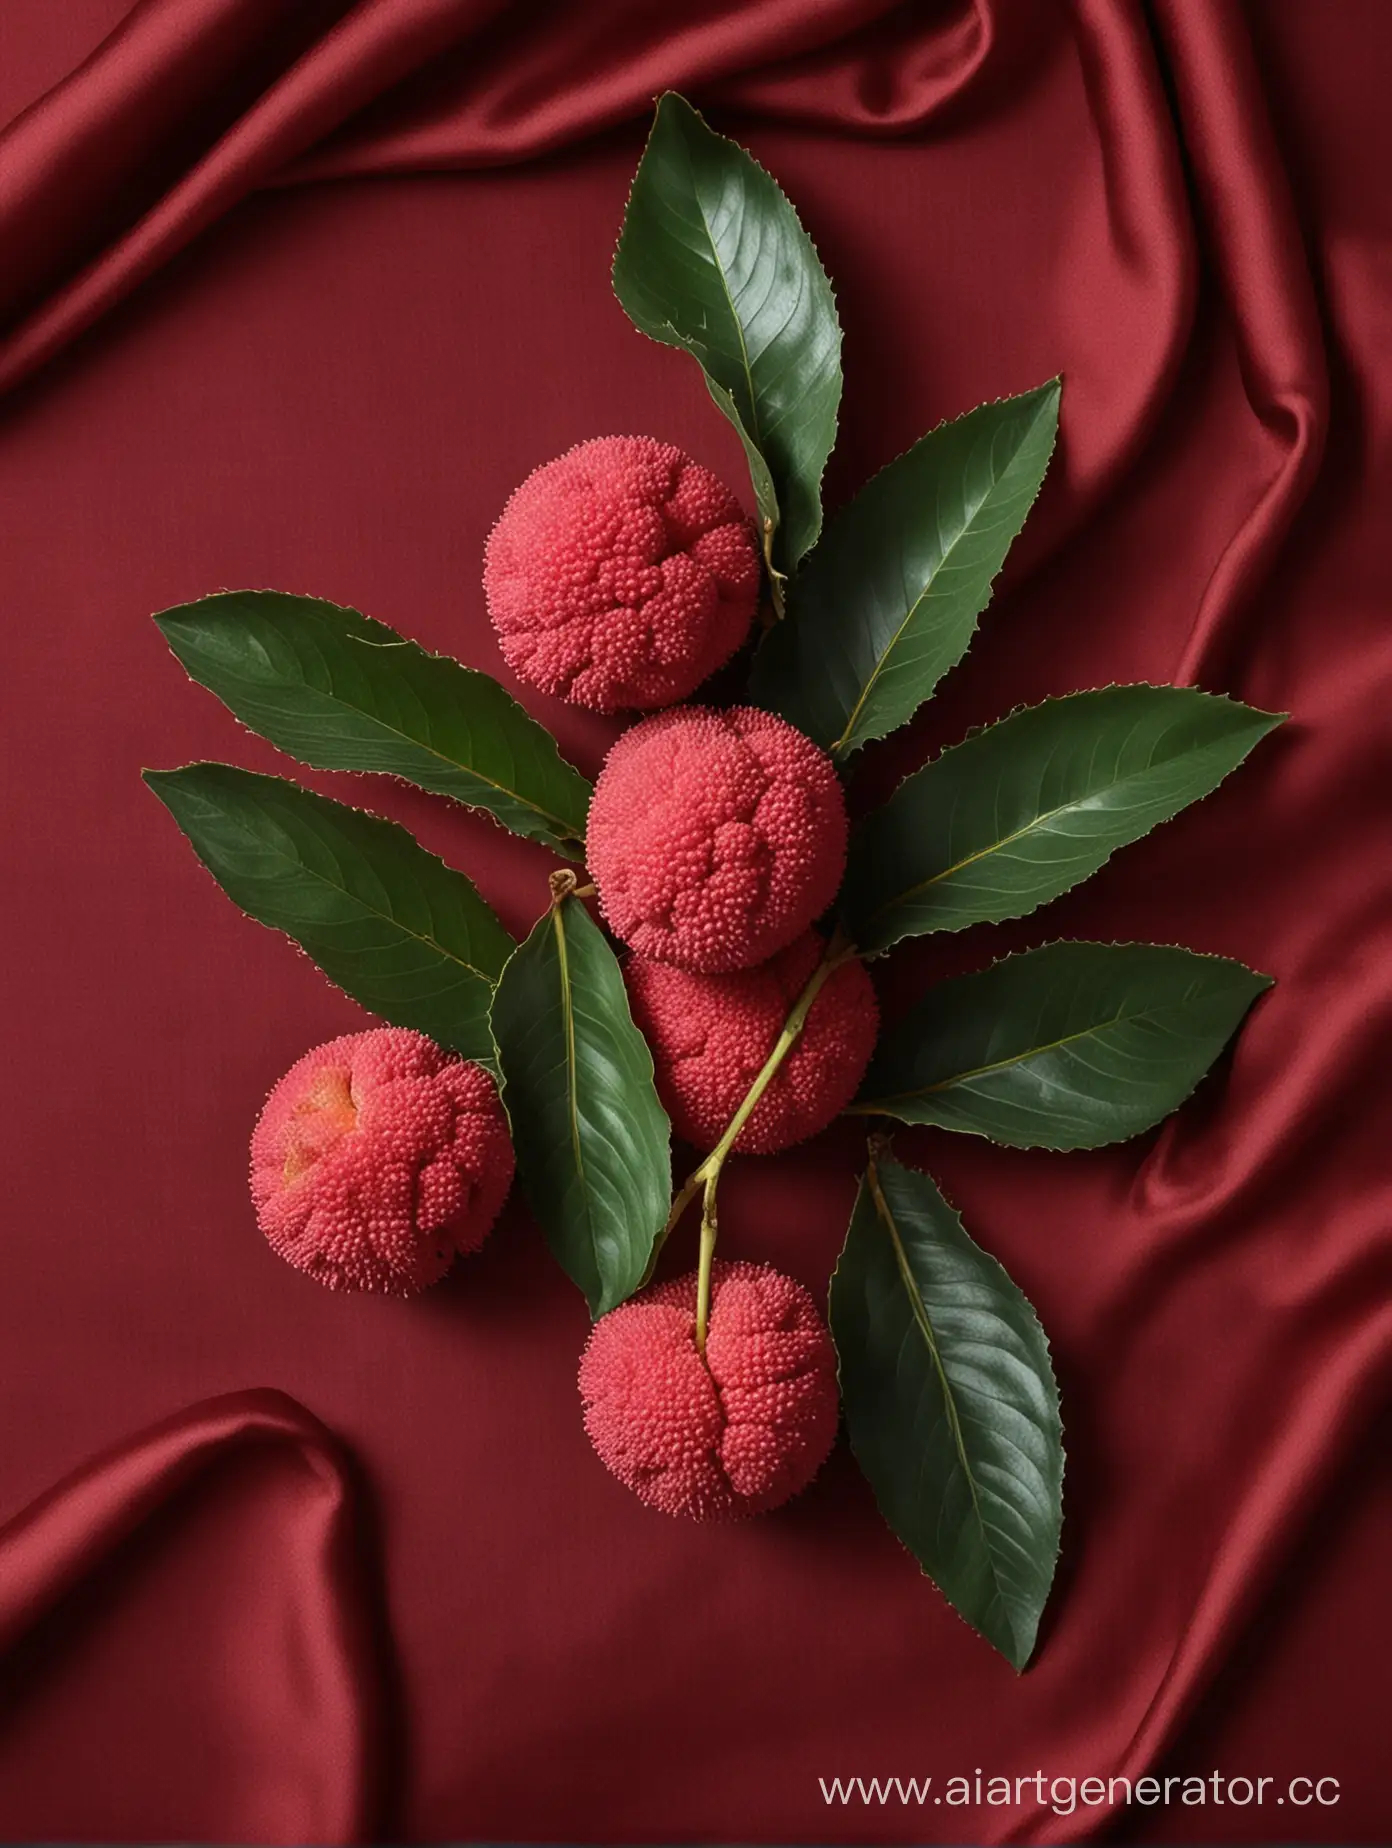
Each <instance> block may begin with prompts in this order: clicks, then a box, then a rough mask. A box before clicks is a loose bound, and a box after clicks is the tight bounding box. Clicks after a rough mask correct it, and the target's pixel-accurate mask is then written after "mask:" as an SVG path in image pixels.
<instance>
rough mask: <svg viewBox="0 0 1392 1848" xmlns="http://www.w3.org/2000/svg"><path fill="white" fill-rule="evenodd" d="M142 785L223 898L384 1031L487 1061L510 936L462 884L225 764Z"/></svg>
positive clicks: (296, 793)
mask: <svg viewBox="0 0 1392 1848" xmlns="http://www.w3.org/2000/svg"><path fill="white" fill-rule="evenodd" d="M145 781H146V782H147V783H148V784H149V785H150V788H151V789H152V790H153V791H154V792H155V794H156V795H157V796H158V797H159V799H160V801H161V802H162V803H163V804H164V806H165V807H166V808H167V809H168V810H169V812H170V814H171V815H172V816H173V817H174V819H175V821H177V822H178V824H179V826H180V827H181V828H182V829H183V831H184V833H185V834H186V835H187V836H188V839H189V841H190V843H191V845H192V847H193V850H194V852H195V853H196V854H197V855H198V857H199V859H200V860H201V861H202V862H203V864H204V866H206V867H207V869H208V871H209V872H210V873H211V874H212V875H213V878H214V879H216V880H217V882H218V884H219V885H220V886H221V887H222V889H223V891H224V892H226V894H227V896H228V897H229V898H230V899H231V900H232V902H233V903H234V904H236V905H240V906H241V908H242V910H243V911H245V912H247V913H248V915H249V916H251V917H253V918H255V919H256V920H257V922H258V923H261V924H266V925H269V926H270V927H271V929H273V930H282V931H284V932H285V934H286V936H287V937H293V938H294V940H295V942H296V943H298V944H299V945H300V947H301V948H302V949H303V950H304V951H305V952H306V953H307V954H308V955H309V956H310V957H311V958H312V959H313V960H314V961H315V962H316V963H318V965H319V967H320V968H321V969H322V970H323V971H324V974H325V975H327V976H328V978H329V980H330V981H331V982H336V983H337V984H338V986H339V987H340V988H341V989H343V990H344V991H345V993H347V994H350V995H351V996H352V997H353V999H354V1000H355V1001H360V1002H361V1003H362V1005H363V1006H364V1007H366V1008H370V1009H371V1010H372V1012H373V1013H374V1014H380V1015H381V1016H382V1017H383V1019H384V1020H389V1021H391V1023H392V1024H393V1025H394V1026H398V1027H414V1028H415V1029H416V1031H417V1032H420V1033H425V1034H428V1035H429V1036H430V1038H431V1039H433V1040H437V1041H438V1042H439V1043H440V1045H442V1046H448V1047H450V1048H451V1049H452V1050H453V1051H455V1052H459V1053H462V1054H463V1056H464V1057H465V1058H466V1059H475V1060H477V1061H478V1062H479V1064H481V1065H488V1066H490V1067H491V1066H492V1065H493V1063H494V1053H493V1040H492V1036H491V1034H490V1033H489V1030H488V1008H489V1003H490V1001H491V999H492V993H493V983H494V982H495V981H496V980H497V978H498V976H499V974H500V973H501V972H502V968H503V965H504V963H505V962H506V961H507V958H508V955H509V954H510V952H511V950H512V948H513V943H512V939H511V937H509V936H508V934H507V932H506V931H505V930H504V929H503V927H502V925H501V924H500V923H499V922H498V920H497V918H496V917H494V915H493V913H492V912H491V911H490V910H489V908H488V906H487V905H486V904H485V903H484V901H483V900H482V899H481V898H480V897H479V895H478V893H477V892H476V891H475V889H474V887H473V886H472V885H471V884H470V882H469V881H468V880H467V879H466V878H465V877H464V875H463V873H457V872H455V871H454V869H453V868H452V867H448V866H446V865H445V863H444V861H443V860H437V859H436V858H435V856H434V855H433V854H429V853H427V852H426V851H425V849H424V848H423V847H421V846H419V845H418V844H417V842H416V841H415V840H414V839H413V838H412V836H411V835H409V834H408V833H407V832H406V830H405V828H399V827H397V825H396V823H395V822H391V821H383V820H382V819H381V818H380V817H378V816H376V815H366V814H364V813H363V812H362V810H361V809H354V808H347V807H345V805H344V804H343V803H341V802H330V801H329V800H328V799H327V798H326V797H324V796H316V795H312V794H311V793H310V791H309V790H307V789H300V788H298V787H297V786H296V785H295V784H294V783H287V782H285V781H284V780H283V779H282V778H281V777H278V776H257V775H255V774H253V773H252V772H251V771H250V770H238V769H235V768H234V767H233V766H232V765H231V764H189V765H187V766H186V767H185V768H184V769H182V770H147V771H146V772H145Z"/></svg>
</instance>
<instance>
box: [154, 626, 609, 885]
mask: <svg viewBox="0 0 1392 1848" xmlns="http://www.w3.org/2000/svg"><path fill="white" fill-rule="evenodd" d="M155 621H156V622H157V623H158V624H159V626H160V630H161V632H162V633H163V635H164V638H165V640H166V641H167V642H168V643H169V646H170V647H171V648H172V649H173V650H174V653H175V654H176V655H177V656H178V657H179V660H180V661H181V662H182V663H183V665H184V667H185V668H186V669H187V670H188V672H189V674H190V675H191V676H192V677H193V679H195V680H196V681H198V683H199V684H200V685H201V686H205V687H207V688H208V689H209V690H210V691H211V692H213V693H216V694H217V696H218V698H219V699H220V700H222V702H223V703H224V705H226V706H229V707H230V708H231V710H232V711H233V712H234V713H235V714H236V716H237V717H238V718H239V719H240V720H241V721H242V723H243V725H247V726H250V728H251V729H252V731H255V732H259V733H260V734H261V736H262V737H263V738H269V739H270V741H271V743H272V744H274V745H277V746H279V748H280V749H281V750H282V751H286V752H288V753H289V755H290V756H291V757H298V758H299V760H300V762H301V763H306V764H312V765H314V767H315V768H316V769H318V770H376V771H381V772H383V773H385V774H386V775H388V776H398V777H402V778H404V779H405V780H406V781H407V782H408V783H415V784H417V785H418V786H419V787H420V788H422V789H429V790H432V791H434V792H435V793H436V794H437V795H442V796H452V797H453V798H454V800H455V801H457V802H465V803H468V804H469V806H470V807H472V808H482V809H487V810H488V811H489V812H490V813H491V814H493V815H496V816H497V818H498V820H499V821H500V822H502V824H503V825H504V827H507V828H510V829H511V830H512V832H513V833H514V834H521V835H524V836H525V837H526V838H528V839H529V840H536V841H544V842H545V843H546V845H547V846H549V847H552V848H554V849H555V850H556V851H557V852H558V853H562V854H565V855H567V856H568V857H569V858H570V859H573V860H579V859H583V858H584V846H583V842H584V838H585V815H586V811H587V809H588V806H589V799H590V786H589V784H588V783H587V782H586V781H585V779H584V777H582V776H581V774H580V772H579V771H578V770H573V769H572V768H571V767H570V765H569V764H568V763H565V762H564V761H563V760H562V758H561V757H560V756H559V754H558V753H557V750H556V742H555V740H554V739H553V738H552V736H551V734H550V733H549V732H548V731H547V730H546V729H545V727H544V726H541V725H538V724H537V722H536V720H535V719H533V718H530V717H529V716H528V714H527V713H526V712H524V711H523V709H522V707H521V706H519V705H518V703H517V701H516V700H515V699H513V698H512V696H511V695H510V694H509V693H506V692H505V691H504V690H503V688H502V687H500V686H499V685H498V683H497V681H496V680H492V679H490V678H489V676H488V675H487V674H481V673H478V672H476V671H475V670H474V669H473V668H468V667H464V666H462V665H461V664H460V663H459V662H458V661H454V660H451V659H450V658H449V656H447V655H434V654H427V653H426V651H425V650H424V649H423V648H419V647H417V645H416V644H415V643H414V642H409V641H406V640H405V639H404V638H403V637H402V636H400V635H398V634H397V633H396V631H395V630H394V629H389V628H387V626H386V624H385V623H380V622H374V621H373V620H372V618H371V617H368V616H362V615H360V614H359V613H358V611H357V610H350V609H344V608H342V607H340V605H338V604H336V603H325V602H324V601H322V599H320V598H318V597H292V596H287V595H285V594H284V593H283V592H281V591H275V590H234V591H225V592H223V593H222V594H220V595H218V596H215V597H204V598H203V599H202V600H201V601H199V602H197V603H184V604H181V605H180V606H179V607H178V608H177V609H172V610H166V611H165V612H164V614H163V615H162V616H157V617H156V618H155Z"/></svg>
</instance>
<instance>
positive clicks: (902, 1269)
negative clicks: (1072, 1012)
mask: <svg viewBox="0 0 1392 1848" xmlns="http://www.w3.org/2000/svg"><path fill="white" fill-rule="evenodd" d="M1002 960H1004V959H1003V958H1002ZM880 1152H881V1153H888V1148H887V1139H886V1144H885V1145H884V1146H882V1147H881V1150H880ZM891 1159H893V1157H891ZM876 1162H877V1155H876V1152H875V1147H874V1144H873V1143H872V1147H871V1153H870V1156H869V1159H868V1160H867V1163H866V1170H865V1173H864V1174H863V1175H862V1176H861V1184H862V1186H864V1185H867V1184H868V1182H869V1178H870V1174H871V1173H872V1171H874V1169H875V1167H876ZM897 1165H898V1166H900V1167H902V1168H904V1169H905V1171H906V1172H907V1173H910V1174H920V1175H922V1176H924V1178H925V1179H927V1180H929V1181H931V1182H932V1184H933V1186H934V1187H936V1188H937V1190H938V1195H939V1197H940V1198H941V1200H942V1203H943V1205H944V1206H945V1207H946V1208H947V1210H948V1212H949V1213H951V1214H952V1216H953V1217H954V1218H955V1219H956V1221H957V1225H958V1228H959V1229H960V1231H961V1234H962V1236H963V1238H964V1239H966V1240H967V1242H968V1244H970V1245H971V1246H972V1247H973V1248H974V1249H975V1250H976V1251H979V1252H980V1253H981V1255H982V1257H983V1258H985V1259H986V1261H987V1262H988V1263H990V1264H994V1265H995V1266H996V1268H997V1270H998V1271H999V1272H1000V1273H1001V1275H1002V1276H1003V1277H1004V1278H1005V1280H1006V1282H1007V1283H1008V1284H1009V1285H1010V1287H1011V1288H1012V1289H1013V1290H1014V1291H1016V1293H1017V1294H1018V1295H1019V1298H1020V1300H1021V1302H1022V1303H1024V1305H1025V1307H1026V1308H1027V1309H1028V1311H1029V1313H1030V1318H1031V1320H1032V1321H1033V1323H1034V1326H1035V1328H1036V1329H1037V1330H1038V1333H1039V1339H1040V1341H1041V1342H1042V1344H1043V1347H1044V1354H1045V1358H1046V1359H1047V1361H1048V1363H1049V1379H1050V1382H1051V1384H1052V1387H1053V1410H1054V1416H1055V1417H1056V1418H1057V1420H1058V1430H1059V1484H1060V1500H1059V1537H1058V1540H1057V1541H1056V1542H1055V1545H1054V1552H1053V1567H1054V1572H1057V1569H1058V1561H1059V1558H1060V1556H1061V1555H1062V1552H1063V1522H1064V1509H1063V1500H1062V1484H1063V1480H1064V1477H1065V1476H1066V1474H1067V1462H1068V1453H1067V1451H1066V1449H1065V1448H1064V1443H1063V1434H1064V1429H1065V1427H1064V1423H1063V1407H1062V1400H1061V1396H1060V1394H1059V1390H1058V1374H1057V1371H1056V1370H1055V1367H1054V1356H1053V1348H1052V1346H1051V1344H1050V1341H1049V1336H1048V1333H1047V1331H1046V1330H1045V1327H1044V1324H1043V1322H1042V1321H1041V1320H1040V1318H1039V1312H1038V1311H1037V1310H1036V1308H1035V1306H1034V1304H1033V1302H1032V1301H1031V1299H1030V1298H1029V1297H1028V1296H1026V1295H1025V1292H1024V1291H1023V1290H1022V1289H1021V1288H1020V1286H1019V1284H1018V1283H1016V1281H1015V1279H1014V1278H1013V1277H1012V1276H1011V1275H1010V1272H1009V1271H1008V1270H1007V1269H1006V1268H1005V1266H1004V1265H1003V1264H1002V1263H1001V1261H1000V1259H999V1258H998V1257H996V1256H995V1254H994V1253H993V1252H990V1251H987V1249H986V1247H985V1246H984V1245H980V1244H978V1243H977V1241H976V1240H975V1239H974V1238H973V1237H972V1235H971V1233H970V1232H968V1230H967V1227H966V1222H965V1220H964V1219H963V1217H962V1214H961V1213H960V1212H959V1211H958V1209H957V1207H956V1206H955V1205H954V1204H953V1202H952V1200H951V1199H950V1198H949V1196H948V1194H947V1193H946V1191H945V1190H944V1188H943V1186H942V1184H941V1182H940V1181H939V1180H938V1178H937V1176H936V1175H934V1174H929V1173H928V1171H927V1169H926V1168H910V1167H909V1165H908V1163H907V1162H899V1163H898V1164H897ZM871 1199H872V1203H873V1204H874V1207H875V1216H876V1218H877V1219H879V1220H880V1221H881V1223H882V1224H883V1223H884V1222H885V1218H886V1216H887V1214H888V1202H886V1201H883V1196H882V1194H881V1192H880V1189H879V1187H878V1184H877V1185H876V1187H875V1188H874V1190H873V1191H872V1194H871ZM882 1209H883V1210H882ZM852 1217H854V1209H852ZM849 1237H850V1228H849V1227H847V1232H846V1238H847V1239H849ZM890 1240H891V1242H892V1244H893V1246H894V1261H895V1267H896V1269H898V1271H899V1274H900V1277H901V1278H903V1279H905V1281H906V1286H907V1285H912V1289H911V1291H910V1309H911V1313H912V1314H913V1316H914V1320H915V1321H916V1322H920V1318H919V1316H918V1307H921V1306H923V1305H922V1298H921V1296H920V1295H919V1292H918V1287H917V1285H916V1284H914V1283H913V1280H912V1277H911V1276H908V1275H907V1272H906V1258H905V1254H904V1251H903V1248H902V1243H901V1241H900V1239H899V1237H898V1234H897V1232H896V1231H894V1230H892V1229H891V1230H890ZM845 1254H846V1243H845V1241H844V1240H843V1242H842V1246H841V1250H840V1252H839V1253H838V1255H837V1259H836V1263H835V1265H834V1266H833V1268H832V1273H831V1282H830V1283H829V1285H828V1286H827V1325H828V1327H829V1328H831V1330H832V1345H833V1346H834V1347H835V1346H836V1340H835V1327H834V1325H833V1324H832V1321H831V1298H832V1293H833V1291H834V1289H835V1286H836V1278H837V1275H838V1273H839V1272H840V1269H841V1263H842V1259H843V1258H844V1257H845ZM924 1314H925V1317H926V1314H927V1311H926V1308H925V1309H924ZM920 1326H923V1323H922V1322H920ZM929 1326H931V1324H930V1325H929ZM928 1340H929V1347H930V1352H931V1353H932V1356H933V1363H934V1367H935V1370H936V1371H937V1373H938V1377H939V1379H940V1380H942V1382H943V1391H944V1396H945V1398H947V1400H948V1402H949V1405H950V1407H951V1424H952V1433H953V1443H954V1446H955V1447H956V1448H957V1452H958V1457H959V1459H960V1460H961V1461H962V1463H963V1469H964V1473H966V1474H967V1477H968V1481H969V1482H970V1484H971V1492H972V1508H973V1511H975V1512H976V1513H977V1515H978V1521H979V1519H980V1511H979V1510H980V1505H979V1502H978V1498H977V1493H976V1483H975V1480H974V1478H972V1476H971V1474H970V1472H969V1471H967V1470H966V1466H965V1458H964V1457H963V1454H962V1446H961V1437H960V1432H961V1422H960V1419H959V1417H958V1414H957V1409H956V1401H955V1398H954V1397H953V1395H952V1393H951V1391H950V1390H949V1388H948V1385H947V1382H946V1378H945V1375H944V1372H943V1367H942V1360H941V1356H940V1354H939V1352H938V1346H937V1341H936V1338H935V1337H933V1336H932V1335H929V1337H928ZM836 1383H837V1387H838V1389H839V1390H840V1392H841V1397H842V1399H843V1401H844V1399H845V1382H844V1380H843V1377H842V1361H841V1350H840V1348H839V1347H837V1348H836ZM848 1436H849V1433H848ZM851 1452H852V1455H855V1444H854V1442H853V1441H852V1442H851ZM856 1462H857V1465H858V1464H859V1462H860V1459H859V1457H858V1456H857V1457H856ZM865 1481H866V1484H867V1486H868V1487H869V1490H870V1493H871V1495H872V1496H873V1497H874V1501H875V1506H876V1508H877V1509H878V1510H879V1513H880V1518H881V1519H882V1520H883V1521H884V1524H885V1526H886V1527H888V1528H889V1531H890V1533H891V1534H892V1535H893V1536H894V1538H895V1540H897V1541H898V1543H899V1545H900V1546H901V1547H902V1548H903V1550H904V1551H905V1552H906V1553H907V1554H908V1556H909V1558H910V1559H912V1560H913V1562H914V1564H915V1565H916V1566H917V1567H918V1569H919V1571H920V1572H921V1573H922V1575H923V1577H924V1578H926V1579H927V1580H928V1582H929V1584H930V1585H932V1586H933V1588H934V1589H935V1590H936V1591H937V1592H938V1595H939V1596H940V1597H941V1598H942V1601H943V1603H944V1604H945V1605H946V1606H947V1608H948V1609H949V1610H950V1611H951V1612H952V1613H953V1615H954V1616H955V1617H956V1618H957V1619H958V1620H959V1622H961V1623H964V1624H965V1625H966V1627H967V1628H968V1629H969V1630H970V1631H971V1632H972V1634H973V1635H975V1636H979V1637H981V1639H982V1640H983V1642H987V1643H990V1644H991V1647H992V1648H993V1649H997V1653H999V1654H1004V1651H1002V1650H999V1649H998V1648H997V1645H996V1644H995V1643H993V1642H991V1638H990V1637H989V1636H987V1635H986V1634H985V1632H984V1631H983V1630H979V1629H978V1628H977V1626H976V1625H975V1624H974V1623H973V1622H972V1621H971V1619H970V1618H969V1617H968V1616H966V1615H965V1614H964V1613H963V1612H962V1611H961V1610H959V1609H958V1607H957V1606H956V1604H954V1603H953V1601H952V1599H951V1598H949V1597H948V1595H947V1593H946V1592H945V1591H943V1589H942V1587H941V1586H940V1585H939V1584H938V1583H937V1580H936V1579H935V1578H934V1577H933V1575H932V1573H931V1572H929V1570H928V1568H927V1567H926V1566H925V1565H924V1564H923V1562H922V1560H921V1559H919V1557H918V1555H917V1554H916V1553H915V1552H914V1550H913V1548H912V1547H911V1546H910V1545H909V1544H908V1542H907V1541H906V1540H904V1539H902V1538H901V1537H900V1535H899V1533H898V1532H897V1531H896V1529H895V1528H894V1526H893V1525H892V1524H891V1522H890V1519H889V1516H888V1515H887V1514H886V1513H885V1510H884V1508H883V1506H882V1505H881V1502H880V1498H879V1493H878V1491H877V1490H876V1488H875V1485H874V1483H872V1482H871V1481H870V1479H869V1477H868V1476H867V1477H866V1478H865ZM983 1532H984V1528H983ZM987 1551H988V1554H989V1549H987ZM1054 1572H1051V1573H1050V1588H1051V1589H1052V1585H1053V1577H1054ZM994 1576H995V1568H994V1563H993V1565H992V1577H993V1578H994ZM1045 1608H1047V1604H1046V1607H1045ZM1040 1622H1041V1623H1042V1622H1043V1612H1042V1611H1041V1613H1040ZM1011 1635H1012V1637H1013V1636H1014V1629H1013V1627H1012V1629H1011ZM1037 1638H1038V1632H1037V1631H1036V1644H1035V1645H1032V1646H1031V1649H1030V1653H1029V1655H1027V1656H1026V1657H1025V1658H1024V1660H1023V1661H1018V1662H1017V1661H1016V1660H1015V1658H1014V1657H1013V1656H1009V1655H1007V1656H1006V1657H1005V1659H1006V1661H1007V1662H1009V1663H1010V1666H1011V1667H1012V1668H1013V1669H1014V1670H1015V1673H1016V1674H1017V1675H1022V1674H1023V1673H1024V1672H1025V1669H1026V1668H1027V1667H1028V1666H1029V1663H1030V1660H1031V1658H1032V1657H1033V1654H1034V1648H1035V1646H1037Z"/></svg>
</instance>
